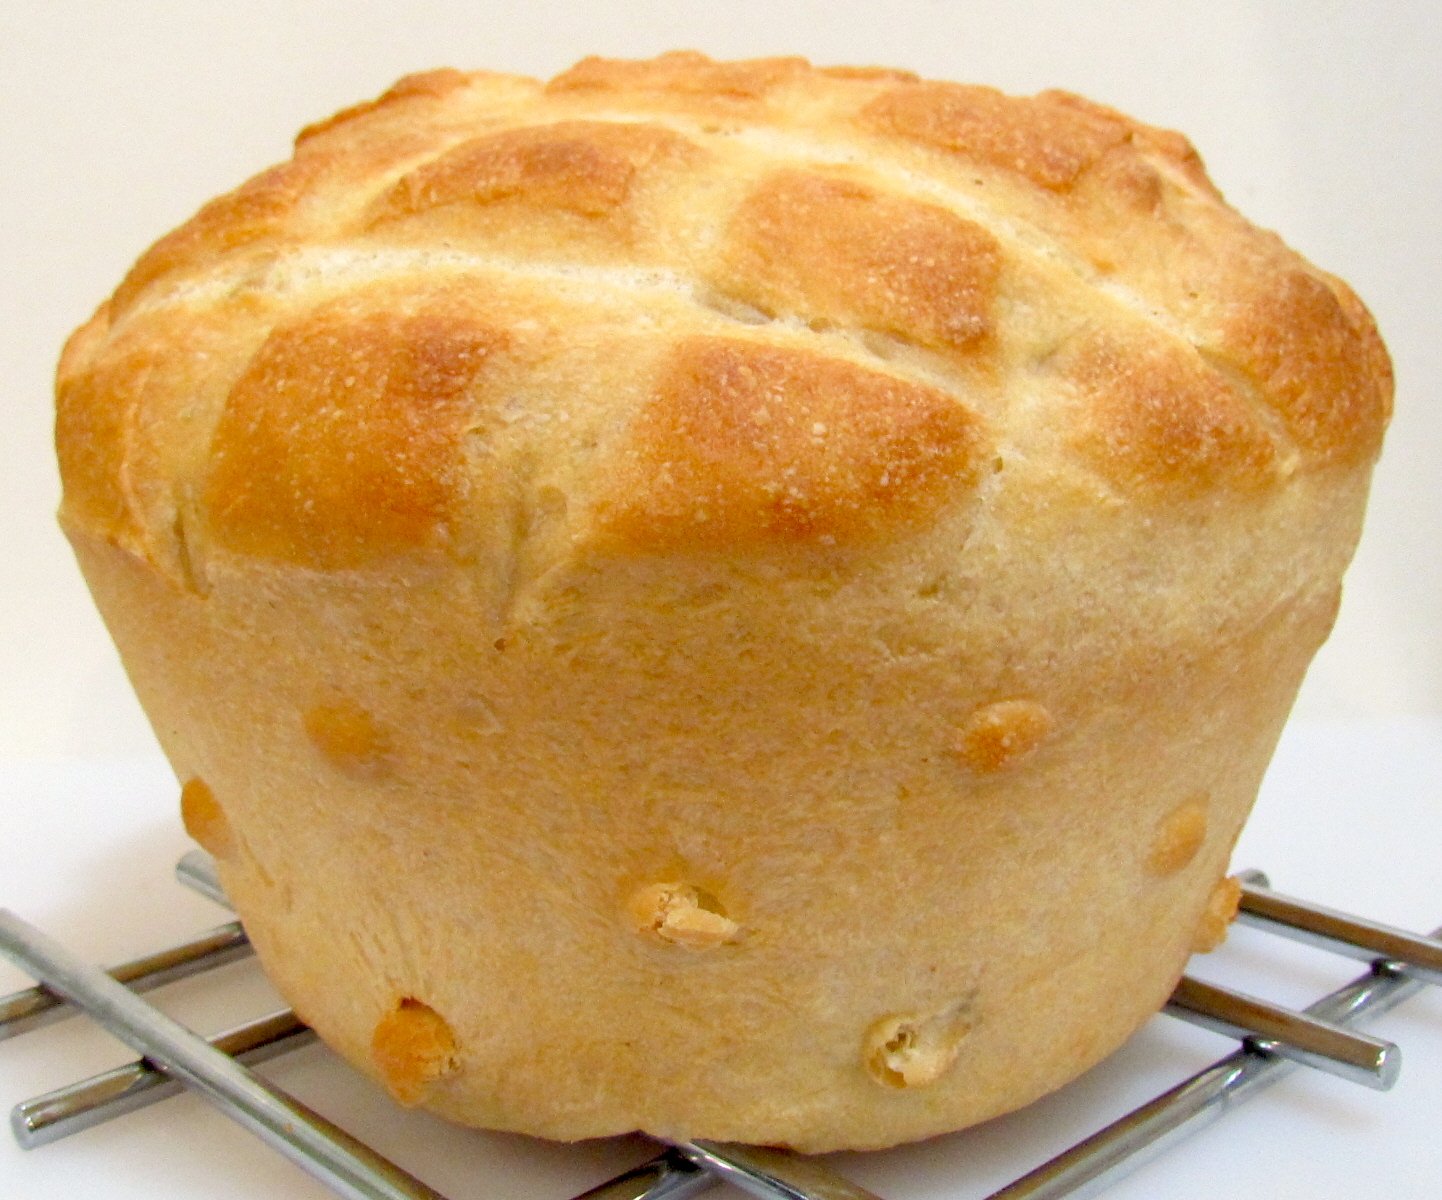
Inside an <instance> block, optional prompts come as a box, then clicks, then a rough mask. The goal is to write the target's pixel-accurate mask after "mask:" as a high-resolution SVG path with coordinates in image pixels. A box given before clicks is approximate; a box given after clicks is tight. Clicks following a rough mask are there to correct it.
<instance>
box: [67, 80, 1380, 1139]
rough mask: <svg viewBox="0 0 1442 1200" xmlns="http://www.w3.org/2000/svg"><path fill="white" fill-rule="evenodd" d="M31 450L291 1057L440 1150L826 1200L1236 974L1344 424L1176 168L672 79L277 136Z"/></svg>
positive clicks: (1327, 355) (478, 94) (988, 98)
mask: <svg viewBox="0 0 1442 1200" xmlns="http://www.w3.org/2000/svg"><path fill="white" fill-rule="evenodd" d="M57 396H58V411H57V441H58V448H59V454H60V465H61V473H62V477H63V482H64V487H65V498H64V503H63V506H62V520H63V522H64V525H65V528H66V531H67V533H68V534H69V535H70V537H71V538H72V541H73V543H74V545H75V548H76V551H77V554H78V555H79V557H80V560H81V562H82V565H83V567H84V569H85V572H86V576H87V579H88V581H89V583H90V585H91V587H92V590H93V591H94V594H95V596H96V598H97V601H98V602H99V604H100V607H101V609H102V612H103V613H104V615H105V617H106V620H107V622H109V624H110V625H111V628H112V630H113V632H114V634H115V637H116V640H117V643H118V644H119V646H120V648H121V652H122V655H123V657H124V659H125V662H126V666H127V669H128V670H129V672H130V674H131V677H132V678H133V679H134V681H135V683H136V687H137V690H138V691H139V693H140V695H141V698H142V701H143V703H144V704H145V706H146V709H147V711H148V712H149V713H150V714H151V716H152V719H153V721H154V724H155V727H156V730H157V733H158V735H159V736H160V738H161V740H162V742H163V743H164V745H165V748H166V752H167V754H168V755H169V756H170V758H171V760H172V762H173V763H174V765H175V769H176V772H177V774H178V776H179V778H181V779H184V780H190V781H192V782H191V783H190V784H188V785H187V786H186V788H185V789H184V798H183V804H182V807H183V810H184V816H185V821H186V824H187V826H188V827H189V828H190V829H191V830H192V832H194V833H195V835H196V836H197V837H199V838H200V839H201V840H202V841H203V842H204V843H205V844H207V845H209V846H210V847H211V848H212V849H213V850H214V851H215V852H216V853H217V854H218V855H220V856H221V863H220V868H221V871H222V874H223V877H224V881H225V885H226V888H227V890H228V892H229V894H230V895H231V896H232V897H233V898H234V900H235V902H236V905H237V908H238V910H239V911H240V912H241V913H242V915H243V918H244V920H245V924H246V929H247V932H248V933H249V934H250V936H251V938H252V940H253V942H254V944H255V946H256V948H257V952H258V954H259V955H260V957H261V959H262V961H263V963H264V964H265V967H266V969H267V971H268V972H269V973H270V974H271V976H272V977H273V978H274V979H275V981H276V983H277V986H278V987H279V988H280V989H281V990H282V991H283V992H284V994H285V995H286V996H287V998H288V999H289V1000H290V1002H291V1003H292V1004H293V1005H296V1006H297V1007H298V1009H299V1010H300V1011H302V1012H304V1013H305V1015H306V1019H307V1021H308V1022H309V1023H310V1024H312V1025H313V1027H314V1028H316V1029H317V1031H318V1032H319V1033H320V1034H321V1036H322V1037H324V1038H325V1039H326V1040H327V1041H328V1042H329V1043H331V1044H332V1045H334V1046H335V1047H336V1048H337V1049H339V1050H340V1051H341V1052H342V1053H343V1054H344V1055H345V1056H346V1057H347V1058H348V1059H350V1060H351V1061H352V1062H354V1063H356V1064H357V1065H358V1066H359V1067H361V1068H362V1069H364V1070H368V1071H370V1072H371V1073H372V1074H373V1075H375V1076H376V1077H377V1078H378V1079H380V1080H381V1081H383V1082H384V1083H386V1084H387V1085H388V1086H389V1087H390V1088H391V1090H392V1091H393V1092H394V1093H395V1094H396V1095H397V1096H398V1097H399V1098H401V1099H402V1101H403V1102H405V1103H416V1102H422V1103H425V1104H426V1105H427V1106H429V1107H431V1108H433V1109H434V1110H436V1111H437V1112H440V1113H442V1114H444V1115H449V1116H452V1117H454V1118H456V1119H458V1120H461V1121H464V1122H468V1123H472V1124H478V1125H483V1126H489V1127H494V1128H501V1129H514V1130H524V1131H527V1132H531V1133H537V1134H542V1135H545V1136H551V1137H562V1138H580V1137H593V1136H599V1135H604V1134H612V1133H625V1132H627V1131H630V1130H633V1129H643V1130H646V1131H648V1132H651V1133H654V1134H657V1135H659V1136H662V1137H667V1138H672V1139H675V1138H689V1137H714V1138H718V1139H729V1140H740V1141H752V1142H762V1143H768V1144H789V1145H793V1146H797V1147H800V1148H803V1149H807V1150H818V1151H819V1150H830V1149H836V1148H839V1147H848V1146H849V1147H867V1146H880V1145H886V1144H892V1143H895V1142H897V1141H901V1140H906V1139H912V1138H919V1137H925V1136H930V1135H932V1134H936V1133H939V1132H942V1131H944V1130H948V1129H952V1128H956V1127H959V1126H961V1125H964V1124H968V1123H971V1122H975V1121H980V1120H985V1119H987V1118H989V1117H991V1116H994V1115H996V1114H997V1113H1000V1112H1003V1111H1006V1110H1007V1109H1009V1108H1013V1107H1015V1106H1017V1105H1019V1104H1022V1103H1025V1102H1027V1101H1029V1100H1030V1099H1032V1098H1035V1097H1036V1096H1039V1095H1041V1094H1043V1093H1045V1092H1047V1091H1048V1090H1051V1089H1053V1088H1055V1087H1057V1086H1060V1085H1061V1084H1062V1083H1064V1082H1066V1081H1067V1080H1068V1079H1070V1078H1073V1077H1074V1076H1075V1075H1077V1074H1078V1073H1079V1072H1081V1071H1083V1070H1085V1069H1086V1068H1087V1067H1089V1066H1090V1065H1091V1064H1092V1063H1094V1062H1095V1061H1096V1060H1097V1059H1098V1058H1099V1057H1100V1056H1102V1055H1103V1054H1105V1053H1107V1052H1108V1051H1109V1050H1110V1049H1112V1048H1113V1047H1115V1046H1116V1045H1118V1044H1119V1043H1120V1042H1121V1041H1122V1040H1123V1039H1124V1038H1125V1037H1126V1036H1128V1034H1129V1033H1130V1032H1131V1031H1132V1030H1133V1029H1134V1028H1135V1027H1136V1026H1137V1025H1138V1024H1139V1023H1140V1022H1141V1021H1142V1020H1144V1019H1145V1018H1146V1017H1147V1016H1148V1015H1149V1014H1150V1013H1152V1012H1154V1011H1155V1010H1156V1009H1157V1008H1159V1007H1160V1006H1161V1005H1162V1003H1163V1002H1164V1001H1165V998H1166V996H1167V995H1168V993H1169V992H1170V990H1171V987H1172V986H1173V984H1174V982H1175V980H1176V978H1177V977H1178V975H1179V974H1180V972H1181V970H1182V967H1183V964H1184V962H1185V960H1186V957H1187V955H1188V953H1189V952H1190V950H1191V948H1192V946H1193V942H1194V938H1196V939H1199V940H1200V943H1201V944H1204V945H1205V944H1210V943H1211V942H1212V941H1214V940H1215V939H1216V938H1217V937H1218V936H1220V934H1221V933H1222V932H1224V930H1225V924H1226V920H1227V918H1228V917H1229V915H1230V911H1231V909H1232V907H1233V906H1234V904H1235V898H1236V891H1235V884H1229V883H1225V882H1224V883H1223V884H1222V885H1221V886H1219V887H1218V886H1216V881H1217V880H1218V879H1219V878H1222V876H1223V872H1224V871H1225V869H1226V860H1227V855H1228V853H1229V852H1230V848H1231V846H1232V844H1233V842H1234V841H1235V838H1236V836H1237V833H1238V831H1239V829H1240V827H1241V823H1242V820H1243V818H1244V816H1245V814H1246V811H1247V808H1248V806H1249V804H1250V803H1251V800H1252V798H1253V796H1254V795H1255V791H1256V787H1257V785H1258V782H1259V780H1260V778H1261V775H1262V771H1263V769H1264V767H1265V764H1266V760H1267V757H1268V754H1269V752H1270V750H1271V747H1272V746H1273V745H1274V743H1275V739H1276V736H1277V733H1278V730H1279V728H1280V725H1281V722H1282V720H1283V718H1284V716H1285V713H1286V711H1287V708H1288V706H1289V704H1290V703H1291V699H1292V697H1293V696H1294V695H1295V692H1296V687H1297V684H1298V681H1299V679H1300V676H1301V673H1302V671H1303V669H1304V667H1305V664H1306V662H1307V660H1308V659H1309V657H1310V655H1311V654H1312V652H1313V651H1314V650H1315V648H1316V646H1317V645H1318V644H1319V642H1320V640H1321V639H1322V638H1323V637H1324V636H1325V634H1326V631H1327V629H1328V628H1329V626H1330V622H1331V620H1332V618H1333V616H1334V615H1335V611H1336V598H1337V586H1338V580H1339V578H1340V576H1341V572H1342V569H1343V567H1344V566H1345V563H1346V561H1347V559H1348V557H1349V555H1350V553H1351V550H1352V547H1353V546H1354V544H1355V541H1356V537H1357V533H1358V528H1359V523H1360V519H1361V513H1362V508H1363V502H1364V499H1365V493H1366V485H1367V479H1368V470H1369V467H1370V463H1371V461H1372V459H1373V457H1374V456H1375V454H1376V452H1377V447H1378V443H1379V439H1380V437H1381V432H1382V429H1383V427H1384V425H1385V423H1386V419H1387V415H1388V411H1389V404H1390V396H1391V373H1390V367H1389V366H1388V363H1387V358H1386V352H1385V350H1384V349H1383V348H1382V345H1381V342H1380V340H1379V339H1378V337H1377V334H1376V330H1375V328H1374V327H1373V325H1372V322H1371V319H1370V317H1369V316H1368V315H1367V313H1366V310H1365V309H1364V308H1363V306H1362V305H1361V303H1360V301H1358V300H1357V298H1356V297H1355V296H1353V295H1352V294H1351V292H1349V291H1348V290H1347V289H1346V288H1345V286H1344V285H1342V284H1340V283H1339V282H1338V281H1337V280H1335V279H1332V278H1331V277H1330V276H1327V275H1326V274H1325V273H1323V272H1321V271H1318V270H1316V269H1315V268H1313V267H1311V266H1310V265H1309V264H1307V263H1305V262H1304V261H1303V260H1302V259H1300V258H1299V257H1298V256H1296V255H1295V254H1293V253H1292V252H1291V251H1289V250H1287V249H1286V248H1285V247H1284V246H1283V245H1282V244H1281V243H1280V242H1279V241H1278V240H1277V239H1276V238H1275V237H1273V236H1272V235H1270V234H1266V233H1264V232H1262V231H1259V230H1257V229H1255V228H1253V227H1252V226H1250V225H1248V224H1247V223H1246V222H1245V221H1244V220H1243V219H1242V218H1241V217H1239V216H1238V215H1237V214H1236V213H1234V212H1233V211H1232V210H1231V209H1229V208H1228V207H1227V206H1226V205H1225V203H1223V201H1222V199H1221V197H1220V196H1219V195H1218V194H1217V193H1216V190H1215V189H1214V188H1213V187H1212V186H1211V184H1210V183H1209V181H1208V180H1207V179H1206V176H1205V173H1204V172H1203V170H1202V166H1201V161H1200V159H1199V158H1198V157H1197V155H1196V152H1195V150H1193V149H1192V147H1191V146H1190V144H1189V143H1188V142H1187V141H1186V139H1185V138H1183V137H1181V136H1180V135H1178V134H1173V133H1170V132H1167V131H1164V130H1157V129H1153V128H1150V127H1148V126H1146V125H1143V124H1140V123H1138V122H1136V121H1133V120H1132V119H1130V118H1128V117H1126V116H1123V115H1122V114H1120V113H1117V112H1115V111H1113V110H1111V109H1107V108H1105V107H1103V106H1100V105H1097V104H1094V103H1092V102H1090V101H1086V100H1082V99H1081V98H1079V97H1076V96H1071V95H1068V94H1065V93H1057V92H1049V93H1043V94H1041V95H1039V96H1036V97H1030V98H1021V97H1009V96H1003V95H1002V94H1001V93H999V92H996V91H994V90H992V89H989V88H977V87H963V86H961V85H955V84H940V83H932V82H926V81H920V80H917V79H915V78H914V77H912V76H911V75H910V74H909V73H907V72H893V71H888V70H884V69H874V68H821V69H816V68H812V67H810V66H809V65H808V64H806V63H805V62H804V60H801V59H796V58H779V59H763V60H757V61H753V62H743V63H716V62H712V61H711V60H709V59H706V58H704V57H703V56H701V55H698V54H695V53H677V54H671V55H664V56H662V57H660V58H658V59H655V60H651V61H648V62H640V63H629V62H618V61H614V60H602V59H589V60H586V61H585V62H582V63H580V64H578V65H577V66H576V67H574V68H572V69H571V70H570V71H567V72H565V73H563V74H562V75H560V76H558V77H557V78H556V79H555V80H552V81H551V82H550V83H549V84H548V85H546V84H542V83H540V82H538V81H535V80H530V79H525V78H522V77H519V76H508V75H499V74H490V73H484V72H476V73H465V74H463V73H460V72H455V71H441V72H432V73H429V74H426V75H420V76H413V77H410V78H408V79H405V80H402V81H401V82H400V83H399V84H397V85H396V86H395V87H394V88H392V89H391V90H390V91H389V92H387V93H386V94H385V95H383V96H382V97H380V98H379V99H378V100H375V101H370V102H367V103H365V104H361V105H357V106H355V107H354V108H351V109H348V110H345V111H344V112H342V113H340V114H337V115H336V116H335V117H333V118H331V119H329V120H327V121H323V122H320V123H319V124H317V125H313V126H311V127H309V128H308V129H306V130H305V131H303V132H302V134H301V136H300V138H299V139H298V142H297V148H296V153H295V157H294V158H293V159H292V160H291V161H290V162H288V163H284V164H281V165H280V166H278V167H275V168H273V169H272V170H270V171H267V172H265V173H263V174H262V175H260V176H258V177H257V178H256V179H255V180H253V181H251V182H250V183H248V184H246V185H244V186H242V187H241V188H240V189H238V190H237V191H236V192H233V193H231V194H230V195H229V196H225V197H222V198H220V199H219V200H217V201H215V202H213V203H212V204H211V205H209V206H207V207H206V208H205V209H203V210H202V211H201V212H200V213H199V214H198V215H197V216H196V217H195V218H194V219H193V220H192V221H191V222H189V223H188V224H186V225H185V226H182V227H181V228H180V229H179V230H177V231H176V232H175V233H174V234H172V235H170V236H169V237H167V238H164V239H162V240H161V241H160V242H158V243H157V244H156V246H155V247H154V248H153V249H152V250H151V251H150V252H149V253H148V254H147V255H145V256H144V257H143V258H142V259H141V261H140V262H139V263H137V264H136V267H135V268H134V270H133V271H132V272H131V274H130V276H129V277H128V278H127V279H126V280H125V281H124V282H123V283H122V285H121V287H120V289H119V290H118V291H117V293H116V295H115V297H114V298H113V299H112V301H110V302H108V303H107V304H105V305H102V306H101V308H100V310H99V311H98V312H97V313H96V315H95V317H94V318H93V319H92V320H91V321H90V322H89V323H88V324H87V325H85V326H84V327H82V328H81V329H80V330H78V331H77V332H76V334H75V335H74V336H73V337H72V338H71V340H70V342H69V343H68V344H67V347H66V350H65V353H64V355H63V357H62V361H61V364H60V369H59V372H58V376H57ZM201 780H203V781H204V783H203V784H202V783H200V782H199V781H201ZM211 789H213V791H212V790H211ZM217 797H219V798H220V799H221V800H222V801H223V811H222V806H221V804H219V803H217V802H216V798H217ZM497 981H503V983H504V986H497Z"/></svg>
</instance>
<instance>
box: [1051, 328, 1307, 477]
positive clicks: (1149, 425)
mask: <svg viewBox="0 0 1442 1200" xmlns="http://www.w3.org/2000/svg"><path fill="white" fill-rule="evenodd" d="M1059 367H1060V370H1061V372H1062V374H1063V375H1064V377H1065V378H1066V379H1067V380H1068V381H1069V382H1070V383H1072V384H1073V385H1074V386H1075V387H1076V389H1077V393H1078V398H1079V399H1080V401H1081V405H1080V409H1079V419H1078V420H1077V425H1076V433H1075V435H1074V436H1075V440H1076V444H1077V445H1078V447H1079V448H1080V449H1081V450H1082V452H1083V453H1084V454H1086V456H1087V457H1088V458H1089V459H1090V460H1091V461H1092V462H1093V463H1095V464H1096V467H1097V469H1098V471H1099V472H1100V473H1101V474H1102V475H1104V476H1105V477H1106V478H1107V479H1108V480H1111V481H1114V482H1116V483H1118V484H1120V485H1122V486H1123V487H1127V488H1129V489H1132V490H1136V489H1148V488H1152V489H1155V488H1161V489H1165V490H1166V491H1167V492H1168V493H1170V494H1177V493H1179V492H1186V491H1192V492H1208V491H1212V490H1215V489H1218V488H1243V489H1245V488H1256V487H1261V486H1263V485H1265V484H1268V483H1273V482H1275V481H1276V478H1277V465H1278V457H1279V456H1278V452H1277V447H1276V445H1275V444H1274V442H1273V440H1272V437H1271V434H1270V432H1269V430H1268V428H1267V426H1266V425H1265V424H1264V423H1263V422H1262V421H1261V420H1259V419H1258V417H1257V415H1256V413H1255V412H1254V410H1253V407H1252V404H1251V402H1250V401H1249V400H1248V398H1247V396H1246V394H1245V393H1244V392H1243V391H1241V390H1240V389H1238V388H1237V387H1235V386H1233V385H1232V384H1231V383H1229V382H1228V381H1227V379H1226V378H1225V377H1224V376H1223V375H1221V374H1220V373H1219V372H1218V371H1216V370H1215V369H1213V368H1212V367H1210V366H1209V365H1208V364H1207V363H1206V362H1205V361H1204V360H1203V359H1202V358H1201V357H1200V356H1199V355H1197V354H1196V353H1195V352H1194V351H1191V350H1189V349H1187V348H1184V347H1182V346H1180V345H1178V344H1177V343H1175V342H1169V341H1161V340H1156V341H1154V342H1153V343H1152V344H1147V343H1146V342H1145V341H1141V340H1140V339H1139V340H1138V341H1137V342H1135V343H1133V344H1131V345H1126V346H1123V345H1121V344H1119V343H1117V342H1115V341H1113V340H1111V339H1109V338H1107V337H1104V336H1094V337H1091V338H1087V339H1084V340H1082V341H1081V342H1079V343H1078V344H1077V345H1076V346H1074V347H1071V348H1069V349H1068V350H1067V351H1066V352H1064V354H1063V355H1062V357H1061V360H1060V363H1059Z"/></svg>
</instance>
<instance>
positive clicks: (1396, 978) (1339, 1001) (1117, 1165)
mask: <svg viewBox="0 0 1442 1200" xmlns="http://www.w3.org/2000/svg"><path fill="white" fill-rule="evenodd" d="M1433 936H1434V937H1438V936H1442V929H1439V930H1438V931H1437V932H1436V933H1434V934H1433ZM1424 986H1426V984H1425V981H1424V980H1423V979H1422V978H1420V977H1419V976H1418V975H1415V974H1413V973H1412V972H1411V971H1409V970H1408V969H1407V968H1406V967H1404V966H1403V965H1402V964H1400V963H1395V962H1388V961H1385V960H1379V961H1378V962H1375V963H1374V964H1373V965H1372V969H1371V970H1370V971H1369V972H1368V973H1367V974H1365V975H1362V976H1360V977H1359V978H1357V979H1355V980H1353V981H1352V982H1351V983H1349V984H1347V985H1346V986H1344V987H1342V988H1339V989H1338V990H1337V991H1335V992H1332V993H1330V994H1329V995H1327V996H1324V997H1323V998H1322V999H1321V1000H1318V1001H1317V1002H1316V1003H1315V1004H1312V1005H1309V1006H1308V1008H1307V1009H1306V1013H1307V1015H1308V1016H1313V1017H1319V1018H1321V1019H1322V1020H1324V1021H1334V1022H1338V1023H1341V1022H1345V1021H1351V1020H1355V1019H1357V1018H1360V1017H1363V1016H1376V1015H1378V1014H1380V1013H1384V1012H1388V1011H1390V1010H1391V1009H1393V1008H1395V1007H1396V1006H1397V1005H1398V1004H1400V1003H1401V1002H1402V1001H1403V1000H1405V999H1407V997H1408V996H1411V995H1413V994H1415V993H1416V992H1418V991H1420V990H1421V989H1422V988H1423V987H1424ZM1295 1067H1296V1064H1295V1063H1293V1062H1291V1061H1289V1060H1287V1059H1285V1058H1280V1057H1277V1056H1276V1055H1274V1054H1271V1053H1268V1052H1265V1051H1261V1050H1258V1049H1255V1048H1250V1047H1245V1046H1244V1047H1243V1048H1242V1049H1241V1050H1238V1051H1236V1052H1235V1053H1233V1054H1229V1055H1228V1056H1227V1057H1226V1058H1223V1059H1221V1060H1219V1061H1218V1062H1216V1063H1213V1064H1212V1065H1211V1066H1210V1067H1207V1068H1206V1069H1205V1070H1203V1071H1200V1072H1198V1073H1197V1074H1196V1075H1193V1076H1192V1077H1191V1078H1190V1079H1187V1080H1185V1081H1183V1082H1182V1083H1180V1084H1178V1085H1177V1086H1176V1087H1174V1088H1171V1089H1170V1090H1168V1091H1166V1092H1163V1093H1162V1094H1161V1095H1160V1096H1158V1097H1156V1098H1155V1099H1153V1100H1150V1101H1148V1102H1147V1103H1146V1104H1143V1105H1142V1106H1141V1107H1139V1108H1136V1109H1133V1110H1132V1111H1131V1112H1130V1113H1128V1114H1127V1115H1126V1116H1124V1117H1122V1118H1120V1119H1119V1120H1117V1121H1114V1122H1112V1124H1110V1125H1108V1126H1107V1127H1106V1128H1105V1129H1102V1130H1100V1131H1098V1132H1097V1133H1094V1134H1093V1135H1092V1136H1091V1137H1089V1138H1086V1139H1085V1140H1084V1141H1081V1142H1078V1143H1077V1144H1076V1145H1075V1146H1073V1147H1072V1148H1071V1149H1070V1150H1067V1151H1065V1152H1064V1153H1062V1154H1059V1155H1057V1157H1055V1158H1053V1159H1052V1160H1051V1161H1050V1162H1047V1163H1044V1164H1042V1165H1041V1166H1040V1167H1038V1168H1036V1170H1034V1171H1031V1172H1029V1173H1028V1174H1026V1175H1024V1176H1022V1177H1021V1178H1020V1179H1018V1180H1016V1181H1015V1182H1013V1183H1010V1184H1008V1185H1007V1186H1006V1187H1004V1188H1002V1189H1001V1190H1000V1191H997V1192H993V1193H992V1194H991V1195H990V1196H988V1197H987V1198H986V1200H1063V1198H1064V1197H1066V1198H1070V1200H1084V1198H1086V1197H1091V1196H1095V1195H1097V1194H1098V1193H1099V1192H1100V1191H1101V1190H1102V1189H1103V1188H1104V1187H1106V1186H1107V1185H1108V1184H1111V1183H1113V1182H1115V1181H1116V1180H1118V1179H1120V1178H1121V1177H1122V1176H1123V1175H1127V1174H1129V1173H1131V1172H1132V1171H1134V1170H1136V1169H1137V1168H1138V1167H1139V1166H1141V1165H1142V1164H1143V1163H1146V1162H1149V1161H1151V1160H1152V1159H1153V1158H1155V1157H1156V1156H1157V1155H1158V1154H1160V1153H1161V1152H1162V1151H1163V1150H1165V1149H1167V1148H1168V1147H1169V1146H1171V1145H1173V1144H1174V1143H1176V1142H1179V1141H1181V1140H1182V1139H1183V1138H1186V1137H1188V1136H1190V1135H1191V1134H1193V1133H1195V1132H1197V1131H1198V1130H1199V1129H1202V1128H1204V1127H1205V1126H1207V1125H1210V1124H1211V1123H1212V1122H1213V1121H1216V1120H1218V1119H1219V1118H1221V1117H1223V1116H1225V1115H1226V1114H1227V1113H1229V1112H1230V1111H1231V1110H1232V1109H1233V1108H1235V1107H1237V1105H1239V1104H1242V1103H1243V1102H1245V1101H1247V1100H1250V1099H1251V1098H1252V1097H1253V1096H1254V1095H1256V1094H1257V1093H1258V1092H1260V1091H1262V1090H1263V1089H1264V1088H1267V1087H1270V1086H1271V1085H1272V1084H1274V1083H1276V1082H1277V1081H1278V1080H1279V1079H1281V1078H1282V1077H1283V1076H1284V1075H1286V1074H1288V1073H1289V1072H1290V1071H1292V1070H1294V1069H1295Z"/></svg>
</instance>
